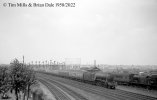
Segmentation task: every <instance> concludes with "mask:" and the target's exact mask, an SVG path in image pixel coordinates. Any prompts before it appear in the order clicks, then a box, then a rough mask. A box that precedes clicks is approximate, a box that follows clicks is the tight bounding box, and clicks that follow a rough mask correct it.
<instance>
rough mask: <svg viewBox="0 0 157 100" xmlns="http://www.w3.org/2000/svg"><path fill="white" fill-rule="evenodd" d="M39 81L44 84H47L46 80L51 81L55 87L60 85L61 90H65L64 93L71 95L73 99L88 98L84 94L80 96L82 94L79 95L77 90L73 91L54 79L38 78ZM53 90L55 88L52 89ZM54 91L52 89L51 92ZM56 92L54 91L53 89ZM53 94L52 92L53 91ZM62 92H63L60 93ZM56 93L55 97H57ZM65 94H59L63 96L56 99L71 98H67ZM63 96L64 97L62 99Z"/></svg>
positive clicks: (68, 99)
mask: <svg viewBox="0 0 157 100" xmlns="http://www.w3.org/2000/svg"><path fill="white" fill-rule="evenodd" d="M39 81H41V82H42V83H43V84H44V85H45V83H46V84H47V81H49V82H50V83H52V84H54V85H55V86H57V87H60V88H61V89H62V90H63V91H65V92H66V93H68V94H69V95H71V96H72V97H73V98H74V99H75V100H88V99H87V98H85V97H84V96H82V95H80V94H78V93H77V92H75V91H73V90H71V89H69V88H67V87H66V86H64V85H62V84H60V83H58V82H56V81H53V80H49V79H44V80H43V79H41V78H40V79H39ZM48 88H49V89H50V88H51V87H48ZM53 88H54V87H53ZM54 91H55V90H54ZM54 91H52V93H53V92H54ZM55 92H56V91H55ZM53 94H54V93H53ZM62 94H63V93H62ZM57 95H58V93H57ZM57 95H56V97H58V96H57ZM64 96H65V95H64V94H63V96H61V97H63V98H61V99H57V100H71V99H70V98H68V97H67V96H65V97H64ZM59 97H60V95H59ZM64 98H65V99H64Z"/></svg>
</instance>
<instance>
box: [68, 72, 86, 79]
mask: <svg viewBox="0 0 157 100" xmlns="http://www.w3.org/2000/svg"><path fill="white" fill-rule="evenodd" d="M83 73H84V71H81V70H69V77H71V78H73V79H76V80H81V79H83Z"/></svg>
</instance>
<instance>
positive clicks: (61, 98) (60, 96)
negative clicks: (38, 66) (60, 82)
mask: <svg viewBox="0 0 157 100" xmlns="http://www.w3.org/2000/svg"><path fill="white" fill-rule="evenodd" d="M39 81H40V82H41V83H42V84H44V85H45V86H46V87H47V88H48V89H49V90H50V92H51V93H52V94H53V95H54V96H55V98H56V100H71V99H70V98H69V97H68V96H67V95H66V94H64V93H63V92H62V91H60V90H59V89H57V88H56V86H54V85H52V84H50V83H48V82H46V81H44V80H42V79H40V80H39Z"/></svg>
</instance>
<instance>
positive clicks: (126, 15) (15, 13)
mask: <svg viewBox="0 0 157 100" xmlns="http://www.w3.org/2000/svg"><path fill="white" fill-rule="evenodd" d="M40 1H41V2H40ZM8 2H12V3H13V1H12V0H10V1H9V0H1V1H0V63H10V61H11V60H12V59H14V58H18V59H19V60H22V55H24V56H25V61H26V62H30V61H43V60H44V61H45V60H50V59H51V60H56V61H64V60H65V58H81V62H82V63H85V64H87V63H93V60H97V63H99V64H151V65H152V64H157V0H27V2H28V3H29V2H35V3H47V2H49V3H57V2H59V3H64V2H70V3H73V2H74V3H76V7H71V8H70V7H69V8H66V7H62V8H57V7H51V8H45V7H44V8H39V7H38V8H34V7H33V8H17V7H12V8H9V7H3V3H8ZM17 2H26V0H14V3H17Z"/></svg>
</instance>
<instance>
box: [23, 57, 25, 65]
mask: <svg viewBox="0 0 157 100" xmlns="http://www.w3.org/2000/svg"><path fill="white" fill-rule="evenodd" d="M24 60H25V57H24V55H23V64H24V63H25V61H24Z"/></svg>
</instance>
